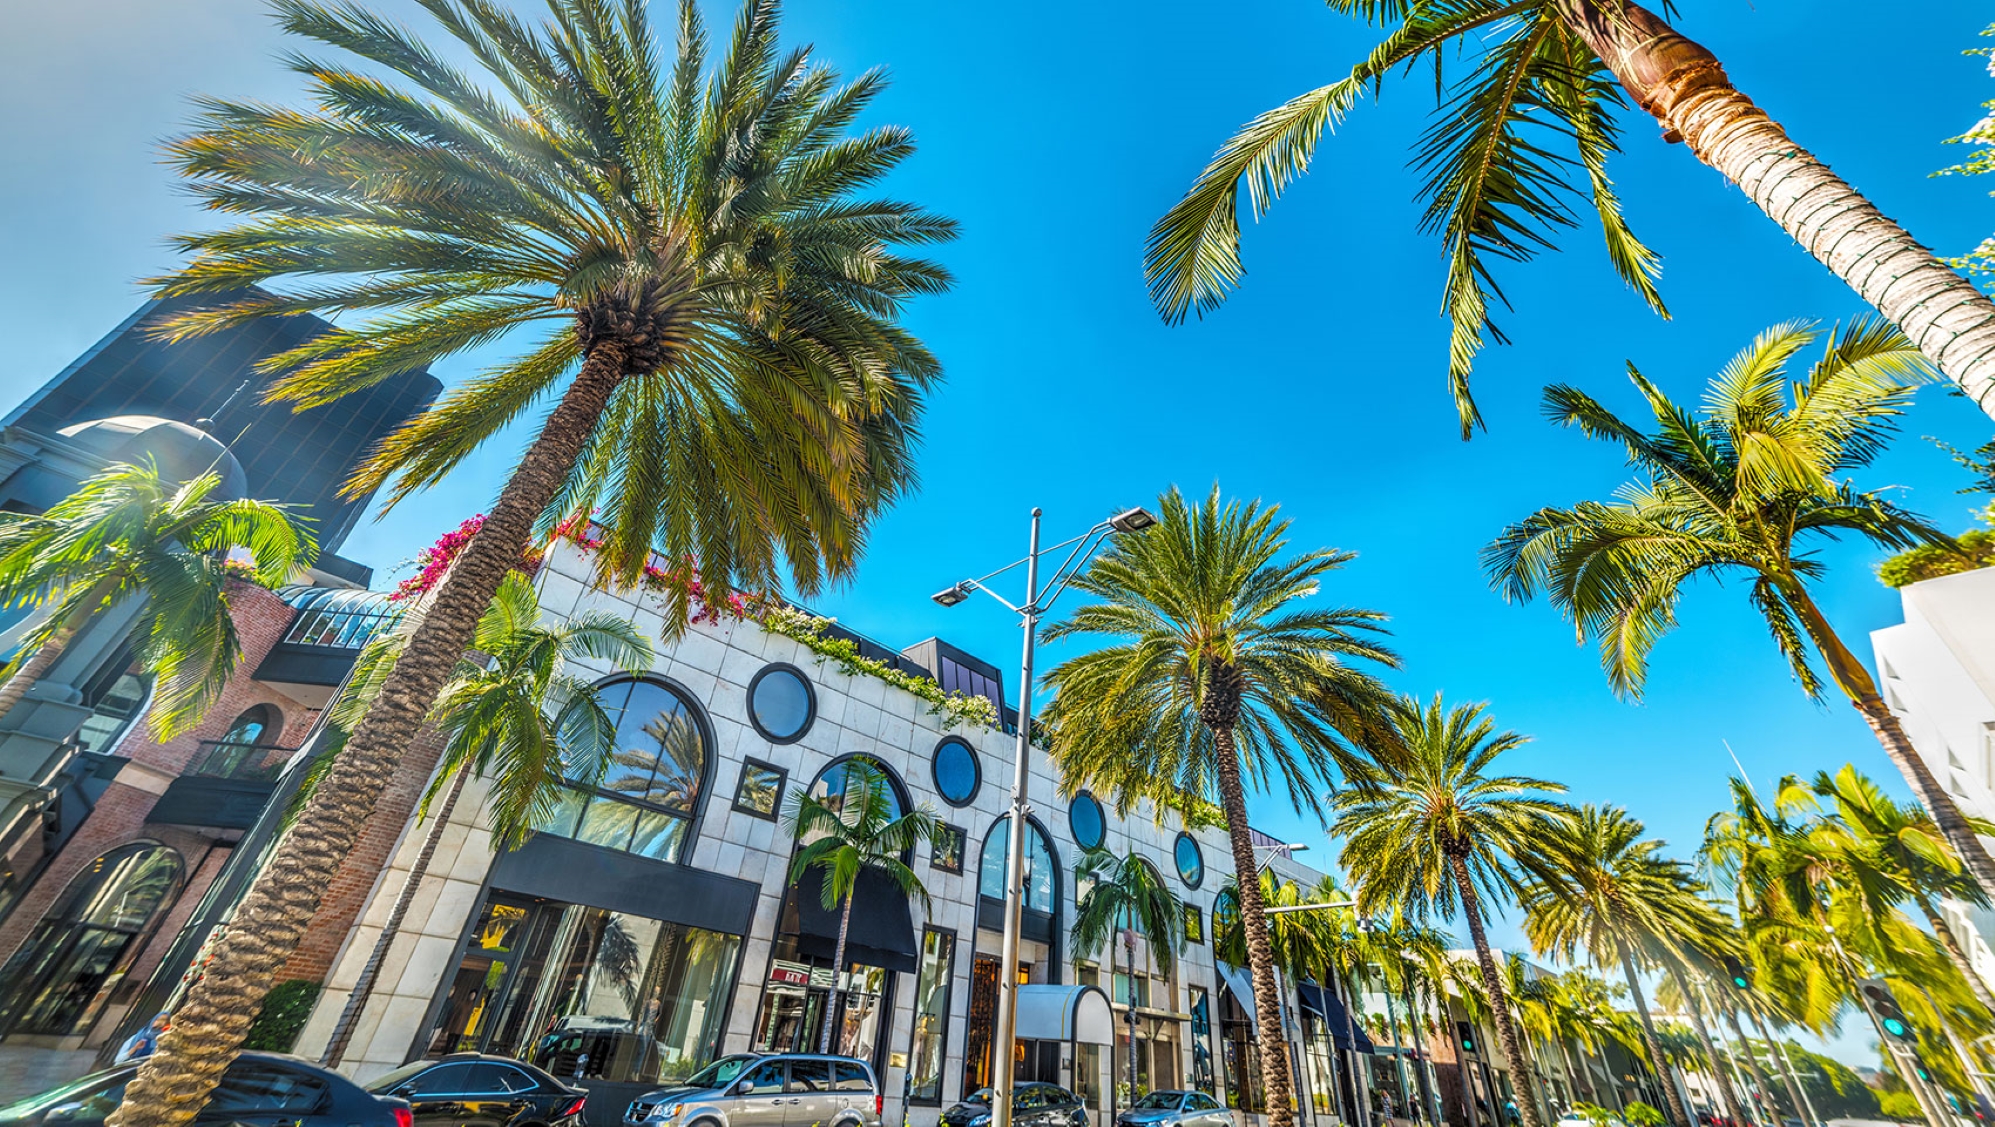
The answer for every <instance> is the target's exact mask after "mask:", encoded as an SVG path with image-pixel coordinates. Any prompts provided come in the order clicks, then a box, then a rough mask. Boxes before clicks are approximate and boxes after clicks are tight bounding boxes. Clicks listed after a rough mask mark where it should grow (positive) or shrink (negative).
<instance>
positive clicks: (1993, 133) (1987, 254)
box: [1933, 24, 1995, 275]
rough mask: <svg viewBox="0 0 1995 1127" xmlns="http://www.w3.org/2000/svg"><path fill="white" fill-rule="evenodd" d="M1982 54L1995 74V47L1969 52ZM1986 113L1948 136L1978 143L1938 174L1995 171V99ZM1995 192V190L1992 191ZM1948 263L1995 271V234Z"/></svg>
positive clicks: (1993, 28)
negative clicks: (1957, 134) (1964, 155)
mask: <svg viewBox="0 0 1995 1127" xmlns="http://www.w3.org/2000/svg"><path fill="white" fill-rule="evenodd" d="M1981 34H1982V35H1984V36H1995V24H1990V25H1989V26H1988V27H1986V28H1984V29H1982V32H1981ZM1965 53H1966V54H1969V55H1979V56H1982V57H1984V58H1986V59H1987V60H1988V73H1989V74H1990V75H1995V47H1974V48H1970V49H1969V50H1968V51H1966V52H1965ZM1981 108H1982V110H1983V116H1982V118H1981V120H1980V121H1977V122H1975V123H1974V125H1973V126H1971V127H1970V128H1969V129H1968V130H1967V132H1965V133H1962V134H1961V135H1960V136H1958V137H1949V138H1947V144H1949V145H1978V146H1980V148H1977V149H1976V150H1975V151H1974V153H1973V155H1972V156H1969V157H1968V158H1967V159H1966V160H1964V161H1962V162H1960V163H1959V164H1956V165H1953V166H1951V167H1948V168H1942V169H1940V170H1939V171H1938V172H1935V173H1933V175H1935V176H1981V175H1986V174H1987V173H1990V172H1995V100H1990V101H1986V102H1983V103H1981ZM1989 194H1990V195H1995V192H1990V193H1989ZM1948 265H1950V266H1953V267H1955V268H1956V269H1961V270H1966V271H1967V272H1968V273H1970V274H1980V275H1995V237H1990V238H1987V239H1983V240H1982V241H1981V245H1980V246H1978V247H1975V248H1974V249H1973V250H1971V251H1969V252H1967V253H1966V254H1964V255H1961V256H1960V257H1959V258H1954V259H1950V260H1948Z"/></svg>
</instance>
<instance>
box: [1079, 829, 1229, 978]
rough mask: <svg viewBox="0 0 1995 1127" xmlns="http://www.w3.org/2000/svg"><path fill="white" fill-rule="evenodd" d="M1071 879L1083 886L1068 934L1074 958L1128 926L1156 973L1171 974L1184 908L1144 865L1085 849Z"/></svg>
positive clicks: (1179, 947)
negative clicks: (1137, 938)
mask: <svg viewBox="0 0 1995 1127" xmlns="http://www.w3.org/2000/svg"><path fill="white" fill-rule="evenodd" d="M1074 880H1075V883H1076V886H1077V887H1078V886H1080V885H1082V884H1085V885H1086V886H1087V892H1086V893H1085V894H1083V895H1082V896H1081V898H1080V899H1079V900H1078V901H1076V902H1075V904H1074V924H1073V927H1072V928H1071V929H1070V930H1069V932H1068V938H1070V939H1071V940H1072V941H1073V946H1074V954H1076V955H1079V956H1084V957H1088V958H1092V957H1094V956H1095V954H1096V953H1097V952H1099V951H1100V950H1101V949H1102V947H1103V945H1105V944H1110V943H1113V942H1114V939H1115V934H1116V932H1117V931H1119V930H1121V929H1122V928H1123V927H1129V928H1131V929H1132V930H1133V931H1135V932H1136V934H1138V935H1140V936H1142V937H1143V942H1144V943H1145V944H1146V945H1147V946H1148V947H1149V949H1150V958H1151V960H1152V962H1153V963H1155V965H1156V968H1157V971H1158V973H1160V974H1163V975H1166V976H1168V975H1169V974H1170V973H1171V965H1172V963H1173V962H1174V961H1175V960H1176V956H1177V953H1178V952H1179V951H1180V950H1182V949H1183V948H1184V942H1185V932H1184V922H1183V921H1184V906H1183V904H1182V903H1180V901H1179V900H1178V897H1177V894H1176V893H1174V892H1172V891H1171V889H1170V886H1169V885H1167V884H1165V883H1164V879H1163V877H1161V876H1159V875H1158V874H1157V870H1156V869H1154V868H1152V867H1151V866H1150V864H1149V862H1147V861H1144V860H1143V859H1142V858H1140V857H1138V856H1136V855H1135V854H1134V853H1131V854H1128V855H1126V856H1123V857H1117V856H1116V855H1115V854H1113V853H1110V852H1109V851H1108V850H1106V849H1090V850H1088V851H1087V852H1086V853H1084V854H1082V855H1081V857H1080V860H1079V861H1078V862H1076V863H1075V865H1074ZM1245 961H1246V960H1244V959H1242V960H1241V962H1242V963H1244V962H1245Z"/></svg>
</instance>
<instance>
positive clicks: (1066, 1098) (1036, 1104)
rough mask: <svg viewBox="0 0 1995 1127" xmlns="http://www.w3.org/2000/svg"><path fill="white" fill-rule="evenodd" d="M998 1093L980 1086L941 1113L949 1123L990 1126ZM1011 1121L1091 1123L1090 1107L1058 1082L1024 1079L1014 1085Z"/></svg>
mask: <svg viewBox="0 0 1995 1127" xmlns="http://www.w3.org/2000/svg"><path fill="white" fill-rule="evenodd" d="M996 1094H997V1093H996V1092H994V1091H992V1090H991V1089H989V1088H979V1089H977V1090H976V1091H974V1092H972V1093H970V1094H969V1095H968V1096H966V1097H964V1099H963V1102H961V1103H959V1104H955V1105H953V1106H952V1107H950V1108H949V1110H948V1111H945V1112H943V1113H942V1122H943V1123H944V1124H946V1125H947V1127H988V1125H989V1123H990V1121H991V1098H992V1097H993V1096H995V1095H996ZM1011 1121H1012V1123H1013V1124H1015V1125H1016V1127H1088V1109H1087V1108H1085V1107H1083V1106H1082V1105H1081V1098H1080V1097H1079V1096H1076V1095H1075V1094H1073V1093H1072V1092H1069V1091H1068V1090H1066V1089H1065V1088H1062V1087H1060V1086H1059V1085H1058V1084H1038V1083H1024V1084H1014V1085H1012V1087H1011Z"/></svg>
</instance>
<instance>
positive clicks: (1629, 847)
mask: <svg viewBox="0 0 1995 1127" xmlns="http://www.w3.org/2000/svg"><path fill="white" fill-rule="evenodd" d="M1643 832H1644V830H1643V827H1642V823H1641V822H1640V821H1638V820H1636V819H1634V818H1632V817H1630V816H1629V815H1628V812H1627V811H1626V810H1623V809H1621V808H1620V807H1618V806H1613V807H1600V806H1594V805H1591V804H1588V805H1585V806H1581V807H1579V808H1578V809H1576V810H1574V811H1573V813H1572V815H1571V817H1570V818H1569V819H1566V820H1564V821H1558V822H1552V823H1548V824H1547V825H1546V826H1545V828H1544V831H1543V833H1542V834H1541V835H1540V837H1539V839H1538V842H1537V845H1536V849H1535V851H1534V853H1535V856H1533V857H1532V859H1531V862H1530V865H1529V871H1530V879H1529V881H1528V882H1527V883H1526V885H1525V887H1524V895H1523V903H1524V934H1525V935H1526V936H1527V937H1528V938H1529V939H1530V940H1531V945H1532V946H1533V947H1535V948H1537V949H1538V950H1540V951H1544V952H1546V953H1548V954H1552V955H1555V956H1557V957H1558V958H1560V959H1563V960H1566V961H1572V960H1573V959H1574V958H1575V956H1576V955H1580V954H1584V955H1586V956H1588V957H1590V958H1591V959H1592V960H1593V962H1594V963H1595V964H1596V965H1598V966H1603V967H1614V966H1618V964H1619V963H1620V962H1621V960H1622V959H1623V957H1626V958H1629V959H1633V960H1634V961H1635V962H1636V963H1637V964H1639V965H1653V963H1654V962H1655V960H1656V958H1657V956H1658V954H1659V953H1660V952H1661V951H1662V949H1663V948H1664V947H1666V946H1667V945H1669V944H1670V943H1672V942H1673V941H1674V940H1675V938H1676V936H1677V934H1678V933H1677V927H1678V925H1679V924H1680V923H1682V922H1683V919H1684V917H1685V915H1686V913H1689V914H1694V909H1690V908H1687V907H1686V906H1685V905H1684V903H1683V898H1684V897H1686V896H1689V897H1691V898H1693V899H1694V898H1695V895H1696V891H1695V889H1696V885H1695V883H1694V881H1693V879H1692V878H1691V876H1690V873H1689V870H1688V869H1687V868H1686V867H1685V866H1684V865H1683V864H1682V863H1681V862H1679V861H1675V860H1672V859H1670V858H1667V857H1664V856H1662V855H1661V850H1662V847H1663V843H1662V841H1661V840H1660V839H1658V838H1644V837H1643V836H1642V835H1643Z"/></svg>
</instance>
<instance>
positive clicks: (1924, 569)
mask: <svg viewBox="0 0 1995 1127" xmlns="http://www.w3.org/2000/svg"><path fill="white" fill-rule="evenodd" d="M1959 543H1960V551H1958V552H1956V551H1954V550H1952V549H1951V548H1943V547H1940V546H1939V545H1937V544H1921V545H1920V546H1918V547H1916V548H1913V549H1912V550H1911V551H1909V552H1900V553H1898V554H1897V555H1895V556H1892V557H1891V558H1890V559H1888V560H1885V561H1884V562H1883V563H1882V564H1880V565H1879V566H1878V568H1877V578H1879V579H1881V580H1883V581H1884V585H1885V586H1886V587H1903V586H1905V585H1906V584H1907V583H1917V582H1919V581H1921V580H1924V579H1938V578H1939V577H1940V576H1942V575H1958V574H1960V573H1961V572H1963V571H1974V570H1975V569H1977V568H1984V567H1995V530H1990V529H1985V528H1977V529H1975V530H1974V531H1973V532H1963V533H1961V535H1960V539H1959Z"/></svg>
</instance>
